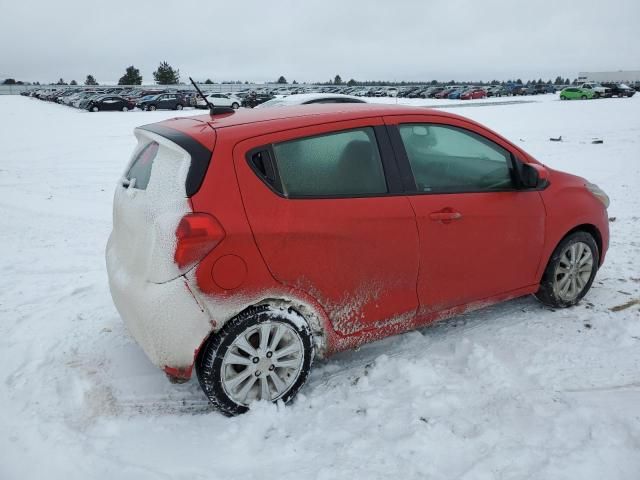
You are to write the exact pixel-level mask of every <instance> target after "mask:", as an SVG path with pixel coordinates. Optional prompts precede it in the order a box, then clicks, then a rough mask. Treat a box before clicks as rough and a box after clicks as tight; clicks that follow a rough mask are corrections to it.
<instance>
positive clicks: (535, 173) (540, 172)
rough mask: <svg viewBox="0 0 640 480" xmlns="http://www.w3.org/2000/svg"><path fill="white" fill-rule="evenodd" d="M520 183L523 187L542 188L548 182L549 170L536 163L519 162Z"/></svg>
mask: <svg viewBox="0 0 640 480" xmlns="http://www.w3.org/2000/svg"><path fill="white" fill-rule="evenodd" d="M520 165H521V166H522V167H521V169H520V183H521V185H522V187H523V188H544V187H546V186H547V185H548V184H549V170H547V169H546V168H545V167H543V166H542V165H540V164H538V163H524V162H521V163H520Z"/></svg>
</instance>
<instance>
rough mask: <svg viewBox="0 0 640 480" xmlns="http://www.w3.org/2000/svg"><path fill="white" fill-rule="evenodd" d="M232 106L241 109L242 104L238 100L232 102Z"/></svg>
mask: <svg viewBox="0 0 640 480" xmlns="http://www.w3.org/2000/svg"><path fill="white" fill-rule="evenodd" d="M231 108H233V109H235V110H237V109H239V108H240V104H239V103H238V102H233V103H232V104H231Z"/></svg>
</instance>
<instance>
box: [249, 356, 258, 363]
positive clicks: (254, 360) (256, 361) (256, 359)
mask: <svg viewBox="0 0 640 480" xmlns="http://www.w3.org/2000/svg"><path fill="white" fill-rule="evenodd" d="M251 361H252V362H253V363H258V362H259V361H260V359H259V358H258V357H253V359H252V360H251Z"/></svg>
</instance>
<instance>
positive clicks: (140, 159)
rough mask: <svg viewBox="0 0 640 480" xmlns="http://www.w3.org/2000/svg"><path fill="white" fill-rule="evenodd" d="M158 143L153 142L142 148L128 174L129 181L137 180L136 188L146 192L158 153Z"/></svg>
mask: <svg viewBox="0 0 640 480" xmlns="http://www.w3.org/2000/svg"><path fill="white" fill-rule="evenodd" d="M158 147H159V145H158V143H157V142H151V143H148V144H146V145H145V146H144V147H142V150H140V151H139V152H138V153H137V154H136V155H135V157H134V159H133V163H132V164H131V168H130V169H129V171H128V172H127V179H129V180H133V179H134V178H135V180H136V181H135V183H134V185H133V187H134V188H137V189H139V190H146V189H147V185H148V184H149V178H150V177H151V167H152V166H153V160H154V159H155V158H156V154H157V153H158Z"/></svg>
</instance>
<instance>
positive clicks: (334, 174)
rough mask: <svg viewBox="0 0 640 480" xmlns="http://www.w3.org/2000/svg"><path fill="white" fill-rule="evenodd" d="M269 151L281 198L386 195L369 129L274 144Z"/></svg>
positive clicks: (378, 160) (380, 166) (383, 177)
mask: <svg viewBox="0 0 640 480" xmlns="http://www.w3.org/2000/svg"><path fill="white" fill-rule="evenodd" d="M273 152H274V154H275V160H276V165H277V169H278V173H279V176H280V181H281V183H282V191H283V193H284V194H285V196H288V197H331V196H366V195H377V194H383V193H386V192H387V183H386V180H385V176H384V170H383V168H382V161H381V159H380V152H379V150H378V144H377V142H376V137H375V133H374V131H373V129H372V128H370V127H367V128H361V129H355V130H347V131H342V132H336V133H330V134H327V135H321V136H316V137H307V138H301V139H297V140H292V141H289V142H283V143H278V144H275V145H273Z"/></svg>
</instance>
